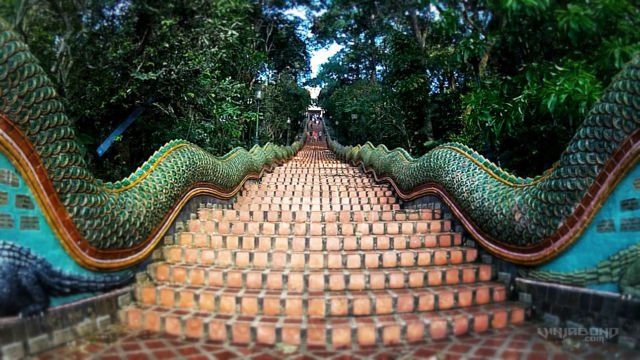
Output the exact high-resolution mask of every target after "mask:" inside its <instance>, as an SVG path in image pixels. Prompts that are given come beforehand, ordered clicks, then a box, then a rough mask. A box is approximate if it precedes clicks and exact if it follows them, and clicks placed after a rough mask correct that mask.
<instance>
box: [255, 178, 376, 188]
mask: <svg viewBox="0 0 640 360" xmlns="http://www.w3.org/2000/svg"><path fill="white" fill-rule="evenodd" d="M260 183H261V184H267V185H269V184H274V185H275V184H280V185H296V186H297V185H308V186H312V185H354V186H355V185H364V186H371V185H375V182H374V181H373V180H370V179H368V178H364V179H363V178H359V177H338V176H335V177H331V176H309V177H304V176H303V177H299V178H294V179H292V178H291V177H275V178H263V179H262V180H261V181H260Z"/></svg>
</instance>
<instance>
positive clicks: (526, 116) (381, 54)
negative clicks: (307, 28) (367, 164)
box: [315, 0, 640, 176]
mask: <svg viewBox="0 0 640 360" xmlns="http://www.w3.org/2000/svg"><path fill="white" fill-rule="evenodd" d="M326 6H327V11H326V12H325V13H324V14H323V15H322V16H320V18H319V19H318V21H317V22H316V27H315V30H316V40H317V42H318V43H319V44H328V43H331V42H332V41H335V42H338V43H340V44H342V45H344V49H343V50H342V51H341V52H340V53H339V54H338V55H336V56H335V57H334V58H333V59H331V61H330V62H329V63H328V64H326V65H325V66H324V67H323V68H322V71H321V72H320V73H319V75H318V79H317V81H318V82H319V83H323V84H325V85H326V86H325V89H324V90H323V94H322V95H321V98H322V104H324V105H325V106H327V107H328V108H329V109H330V114H331V115H333V116H341V115H340V114H341V113H346V112H348V111H350V110H351V109H352V108H353V107H354V106H353V105H352V104H345V103H344V102H341V101H340V100H339V97H340V96H343V94H345V93H357V91H356V90H355V89H353V90H346V89H349V88H352V87H356V86H362V85H358V84H360V82H361V81H363V80H368V81H369V82H371V84H370V85H369V86H370V87H371V88H372V89H376V90H375V92H372V94H374V93H383V94H385V95H384V96H383V97H380V99H381V100H380V101H382V102H384V101H389V102H392V103H393V104H394V106H384V107H382V108H385V109H388V112H387V113H385V115H384V116H383V117H384V118H385V119H386V118H388V119H386V120H384V121H387V122H393V123H396V124H402V125H400V126H399V127H404V128H405V129H407V131H406V132H404V133H403V132H401V131H400V132H397V133H396V132H395V128H393V129H392V128H389V129H387V131H389V132H390V133H391V134H392V135H390V136H389V138H388V139H386V140H385V141H382V139H381V137H382V136H381V135H376V134H374V135H373V137H372V138H370V139H367V140H374V141H379V142H385V143H386V144H387V145H389V146H398V145H401V146H404V147H408V148H410V150H411V151H412V152H414V153H416V154H419V153H421V152H423V151H426V150H427V149H428V148H429V147H431V146H432V145H433V144H434V142H435V143H437V142H438V141H447V140H455V141H462V142H464V143H466V144H468V145H470V146H473V147H474V148H476V149H478V150H479V151H481V152H482V153H483V154H486V155H487V156H488V157H489V158H490V159H491V160H494V161H497V162H499V163H500V164H501V165H502V166H506V167H507V168H510V169H513V170H515V171H516V172H518V173H519V174H521V175H526V176H530V175H536V174H539V173H540V172H541V171H543V170H544V169H546V168H548V167H549V166H551V164H552V163H553V162H555V161H556V160H557V159H558V157H559V155H560V152H561V151H562V150H563V149H564V148H565V146H566V144H567V143H568V141H569V139H570V138H571V136H572V135H573V134H574V132H575V130H576V129H577V127H578V126H579V125H580V123H581V122H582V119H584V117H585V115H586V114H587V112H588V111H589V109H590V108H591V106H592V105H593V104H594V102H595V101H596V100H597V99H598V98H599V97H600V95H601V94H602V92H603V90H604V87H605V86H606V85H607V84H608V83H609V82H610V81H611V79H612V76H613V75H614V74H615V73H616V72H618V71H619V69H620V68H621V67H622V65H623V64H624V63H625V62H627V61H629V60H630V59H631V57H632V56H633V54H634V53H637V52H638V51H640V32H638V31H637V29H638V28H640V6H639V4H638V2H637V1H633V0H570V1H569V0H563V1H551V0H479V1H419V0H413V1H406V2H397V1H391V0H386V1H376V2H374V3H372V4H367V5H361V4H360V3H358V4H356V3H355V2H353V1H348V0H341V1H330V2H327V4H326ZM367 39H374V41H366V40H367ZM363 48H364V50H363ZM372 63H374V65H373V66H372ZM371 69H376V70H375V72H374V74H373V75H372V73H371ZM371 98H372V99H375V98H376V97H375V96H373V95H371ZM362 101H363V102H365V101H366V102H367V105H366V107H367V108H369V107H370V108H379V107H378V106H376V104H373V103H371V101H370V99H369V98H367V97H366V96H364V97H363V100H362ZM347 105H349V108H347ZM363 106H364V105H363ZM360 111H363V110H360ZM340 124H341V126H340V127H339V129H338V130H342V132H343V133H344V134H345V136H344V140H345V143H347V144H354V143H356V142H359V141H357V140H359V138H358V137H357V136H355V133H356V132H358V131H359V128H358V127H359V126H361V125H359V124H357V123H345V125H342V120H341V121H340ZM366 126H367V127H368V128H375V125H373V124H367V125H366ZM350 127H354V129H350ZM396 128H397V127H396ZM364 131H366V130H364ZM339 133H340V131H338V134H339ZM403 134H413V135H414V138H411V136H407V137H404V135H403ZM409 143H411V145H409Z"/></svg>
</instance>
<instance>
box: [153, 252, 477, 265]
mask: <svg viewBox="0 0 640 360" xmlns="http://www.w3.org/2000/svg"><path fill="white" fill-rule="evenodd" d="M162 253H163V255H164V258H165V259H166V261H167V262H168V263H172V264H175V263H186V264H194V265H216V266H221V267H222V266H229V267H235V268H244V269H266V268H270V269H324V268H328V269H365V268H366V269H375V268H396V267H414V266H441V265H457V264H462V263H470V262H473V261H475V260H476V258H477V256H478V251H477V250H476V249H474V248H466V247H448V248H432V249H411V250H387V251H379V250H369V251H300V252H298V251H280V250H269V251H261V250H234V249H203V248H189V247H184V246H165V247H164V248H163V249H162Z"/></svg>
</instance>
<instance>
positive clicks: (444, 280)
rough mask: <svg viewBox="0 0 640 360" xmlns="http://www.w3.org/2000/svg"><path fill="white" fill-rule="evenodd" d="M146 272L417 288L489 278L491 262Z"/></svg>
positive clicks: (225, 283)
mask: <svg viewBox="0 0 640 360" xmlns="http://www.w3.org/2000/svg"><path fill="white" fill-rule="evenodd" d="M148 273H149V275H150V276H151V278H152V279H153V280H154V281H156V282H158V283H171V284H182V285H191V286H216V287H226V288H244V287H246V288H248V289H269V290H283V289H287V290H290V291H298V292H301V291H340V290H383V289H403V288H420V287H425V286H440V285H456V284H472V283H475V282H485V281H490V280H491V279H492V270H491V265H487V264H476V263H474V264H461V265H449V266H428V267H412V268H411V267H407V268H395V269H344V270H330V269H307V270H295V269H289V270H278V269H238V268H230V267H226V266H225V267H216V266H211V265H209V266H207V265H193V264H184V263H177V264H171V263H167V262H158V263H154V264H153V265H152V266H150V268H149V270H148Z"/></svg>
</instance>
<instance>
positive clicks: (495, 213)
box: [329, 54, 640, 265]
mask: <svg viewBox="0 0 640 360" xmlns="http://www.w3.org/2000/svg"><path fill="white" fill-rule="evenodd" d="M329 146H330V148H331V149H332V150H333V151H334V152H336V153H337V154H338V155H339V156H340V157H341V158H342V159H343V160H345V161H348V162H350V163H352V164H354V165H361V166H363V167H364V169H365V170H366V171H368V172H372V173H373V175H374V176H375V178H376V179H377V180H378V181H388V182H390V183H391V184H392V186H393V187H394V188H395V189H396V191H397V193H398V194H399V196H400V197H401V198H403V199H405V200H411V199H415V198H417V197H420V196H424V195H430V194H433V195H438V196H440V197H442V198H443V199H444V201H445V202H446V203H447V205H449V207H450V208H451V210H452V211H453V213H454V214H455V215H456V216H457V217H459V218H460V221H461V222H462V224H463V225H464V226H465V228H466V229H467V230H468V231H469V232H470V234H471V235H472V236H473V237H474V238H475V239H476V240H477V241H478V242H479V243H480V244H481V245H482V246H483V247H484V248H486V249H487V250H488V251H490V252H491V253H493V254H494V255H497V256H499V257H501V258H504V259H506V260H508V261H510V262H513V263H517V264H523V265H536V264H541V263H543V262H545V261H548V260H550V259H552V258H553V257H555V256H556V255H558V254H559V253H560V252H562V251H563V250H564V249H566V248H567V247H568V246H570V245H571V244H572V243H573V242H574V241H575V240H576V239H577V238H578V237H579V236H580V235H581V233H582V232H583V231H584V229H585V228H586V226H587V225H588V224H589V222H590V220H591V219H592V218H593V216H594V215H595V214H596V213H597V211H598V209H599V208H600V206H601V205H602V204H603V202H604V201H605V200H606V199H607V197H608V195H609V194H610V193H611V191H612V190H613V189H614V188H615V186H616V184H617V183H618V182H619V181H620V179H622V177H623V176H624V175H625V174H626V173H627V172H629V171H630V170H631V169H633V168H634V167H635V166H636V165H637V162H638V158H640V54H639V55H636V56H635V57H634V58H633V60H632V61H630V62H629V63H628V64H626V65H625V66H624V68H623V69H622V70H621V71H620V73H618V74H617V75H616V76H615V78H614V79H613V81H612V83H611V84H610V85H609V87H608V88H607V89H606V90H605V92H604V95H603V96H602V98H601V99H600V100H599V101H598V102H597V103H596V104H595V105H594V106H593V108H592V109H591V111H590V113H589V114H588V116H587V117H586V119H585V120H584V122H583V123H582V125H581V127H580V128H579V129H578V131H577V132H576V134H575V135H574V137H573V138H572V140H571V141H570V143H569V145H568V146H567V148H566V149H565V151H564V152H563V153H562V155H561V157H560V160H559V161H558V162H557V163H556V164H555V165H554V166H553V168H552V169H550V170H548V171H547V172H546V173H545V174H544V175H541V176H538V177H535V178H520V177H516V176H514V175H512V174H509V173H508V172H506V171H505V170H503V169H501V168H500V167H499V166H497V165H495V164H494V163H492V162H490V161H489V160H487V159H486V158H484V157H483V156H481V155H480V154H478V153H477V152H475V151H473V150H472V149H470V148H469V147H467V146H464V145H462V144H458V143H449V144H445V145H442V146H439V147H437V148H435V149H433V150H431V151H429V152H428V153H426V154H425V155H423V156H421V157H418V158H413V157H412V156H411V155H410V154H408V153H407V152H406V151H405V150H403V149H400V148H399V149H394V150H391V151H390V150H388V149H387V148H386V147H385V146H384V145H379V146H377V147H376V146H374V145H373V144H371V143H366V144H364V145H358V146H342V145H341V144H339V143H338V142H336V141H333V140H331V139H330V140H329Z"/></svg>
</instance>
